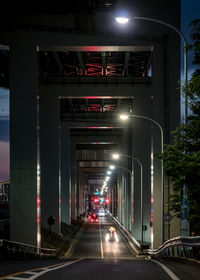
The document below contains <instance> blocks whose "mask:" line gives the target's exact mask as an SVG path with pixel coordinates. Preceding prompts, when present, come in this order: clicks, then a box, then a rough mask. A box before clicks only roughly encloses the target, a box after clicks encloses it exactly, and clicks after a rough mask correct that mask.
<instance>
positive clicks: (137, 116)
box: [120, 114, 165, 243]
mask: <svg viewBox="0 0 200 280" xmlns="http://www.w3.org/2000/svg"><path fill="white" fill-rule="evenodd" d="M129 117H134V118H141V119H145V120H148V121H151V122H153V123H154V124H156V125H157V126H158V127H159V129H160V138H161V139H160V142H161V154H163V129H162V127H161V125H160V124H159V123H158V122H157V121H155V120H153V119H151V118H149V117H145V116H140V115H128V114H121V115H120V119H122V120H127V119H128V118H129ZM161 191H162V241H163V243H164V241H165V235H164V172H163V160H161Z"/></svg>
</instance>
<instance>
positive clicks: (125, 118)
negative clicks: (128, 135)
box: [119, 114, 129, 121]
mask: <svg viewBox="0 0 200 280" xmlns="http://www.w3.org/2000/svg"><path fill="white" fill-rule="evenodd" d="M119 117H120V119H121V120H123V121H125V120H127V119H128V118H129V115H128V114H121V115H120V116H119Z"/></svg>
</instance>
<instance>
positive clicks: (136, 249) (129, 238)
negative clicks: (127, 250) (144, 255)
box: [108, 212, 141, 254]
mask: <svg viewBox="0 0 200 280" xmlns="http://www.w3.org/2000/svg"><path fill="white" fill-rule="evenodd" d="M108 213H109V214H110V216H111V217H112V218H113V220H114V221H115V222H116V223H117V225H118V226H119V227H120V228H121V229H122V230H123V232H124V234H125V235H126V237H127V238H128V240H130V241H131V242H132V243H133V245H132V244H131V243H130V242H129V245H130V246H131V247H132V246H134V248H133V247H132V248H133V249H134V251H136V252H137V254H140V253H141V244H140V243H139V242H138V241H137V240H136V239H135V238H134V237H133V236H132V235H131V234H130V232H129V231H128V230H127V229H126V228H125V227H124V226H123V225H122V224H120V222H119V221H118V220H117V219H116V218H115V217H114V216H113V215H112V214H111V213H110V212H108Z"/></svg>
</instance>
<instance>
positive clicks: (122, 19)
mask: <svg viewBox="0 0 200 280" xmlns="http://www.w3.org/2000/svg"><path fill="white" fill-rule="evenodd" d="M115 20H116V21H117V22H118V23H120V24H126V23H128V21H129V18H127V17H116V18H115Z"/></svg>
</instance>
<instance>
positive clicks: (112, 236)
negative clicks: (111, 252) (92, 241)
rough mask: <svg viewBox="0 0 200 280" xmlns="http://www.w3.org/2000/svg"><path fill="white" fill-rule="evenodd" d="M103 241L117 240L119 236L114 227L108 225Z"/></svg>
mask: <svg viewBox="0 0 200 280" xmlns="http://www.w3.org/2000/svg"><path fill="white" fill-rule="evenodd" d="M105 241H106V242H108V241H115V242H119V237H118V234H117V231H116V229H115V228H114V227H109V229H108V230H107V232H106V235H105Z"/></svg>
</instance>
